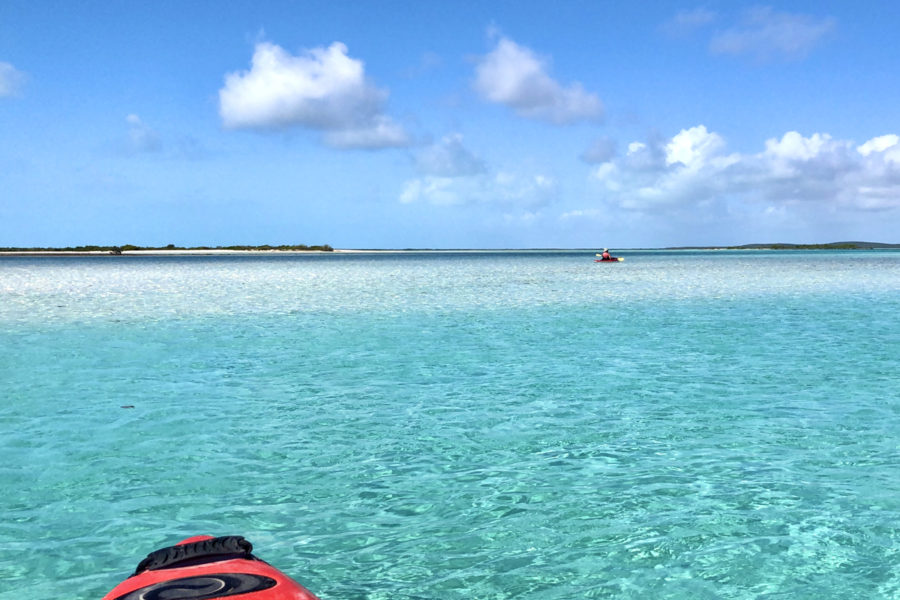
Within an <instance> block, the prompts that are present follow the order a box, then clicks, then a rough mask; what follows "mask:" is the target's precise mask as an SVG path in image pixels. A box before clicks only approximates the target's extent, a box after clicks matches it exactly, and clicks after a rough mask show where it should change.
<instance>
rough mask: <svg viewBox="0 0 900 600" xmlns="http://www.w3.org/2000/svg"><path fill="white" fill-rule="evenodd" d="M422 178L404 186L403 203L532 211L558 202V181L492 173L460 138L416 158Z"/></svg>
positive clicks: (449, 138) (452, 137) (534, 175)
mask: <svg viewBox="0 0 900 600" xmlns="http://www.w3.org/2000/svg"><path fill="white" fill-rule="evenodd" d="M416 169H417V171H418V172H419V174H420V176H419V177H417V178H415V179H411V180H408V181H406V182H405V183H404V185H403V190H402V192H401V194H400V198H399V199H400V202H402V203H404V204H409V203H414V202H423V203H427V204H433V205H444V206H450V205H465V204H491V205H495V206H500V207H504V209H505V210H513V211H516V210H519V211H521V210H526V211H527V212H529V213H531V211H533V210H535V209H537V208H540V207H542V206H545V205H547V204H549V203H550V202H552V201H553V199H555V198H556V196H557V193H558V186H557V183H556V181H555V180H554V179H553V178H551V177H548V176H546V175H543V174H540V173H514V172H511V171H493V172H492V171H491V170H490V169H488V167H487V165H486V163H485V162H484V160H482V159H481V158H479V157H478V156H476V155H475V154H473V153H472V152H471V151H470V150H468V149H467V148H466V147H465V146H464V144H463V138H462V136H461V135H459V134H452V135H448V136H445V137H444V138H443V139H441V140H440V141H439V142H437V143H435V144H432V145H431V146H428V147H426V148H423V149H422V150H420V151H419V152H418V153H417V155H416Z"/></svg>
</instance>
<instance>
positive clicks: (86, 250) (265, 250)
mask: <svg viewBox="0 0 900 600" xmlns="http://www.w3.org/2000/svg"><path fill="white" fill-rule="evenodd" d="M890 249H895V250H900V244H884V243H879V242H832V243H828V244H785V243H775V244H745V245H742V246H677V247H664V248H616V250H615V251H616V252H628V251H654V250H656V251H667V250H671V251H678V250H708V251H727V250H890ZM542 251H543V252H550V251H571V252H580V251H584V252H595V251H597V249H596V248H503V249H498V248H358V249H354V248H332V247H331V246H328V245H324V246H310V247H304V246H277V247H273V246H231V247H216V248H207V247H194V248H174V247H171V246H170V247H166V248H144V247H135V246H130V247H115V246H112V247H105V246H99V247H98V246H78V247H75V248H0V257H3V256H229V255H242V256H246V255H272V254H282V255H293V254H295V255H301V254H302V255H310V254H312V255H316V254H323V255H324V254H364V253H389V252H542Z"/></svg>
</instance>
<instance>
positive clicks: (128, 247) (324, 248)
mask: <svg viewBox="0 0 900 600" xmlns="http://www.w3.org/2000/svg"><path fill="white" fill-rule="evenodd" d="M132 250H143V251H154V250H166V251H178V250H184V251H202V250H245V251H261V252H262V251H271V250H281V251H290V252H333V251H334V248H332V247H331V246H329V245H328V244H322V245H319V246H307V245H306V244H282V245H280V246H270V245H268V244H265V245H262V246H176V245H175V244H169V245H168V246H135V245H132V244H124V245H122V246H67V247H65V248H0V252H108V253H110V254H122V253H123V252H129V251H132Z"/></svg>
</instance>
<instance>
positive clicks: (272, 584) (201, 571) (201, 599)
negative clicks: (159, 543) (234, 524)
mask: <svg viewBox="0 0 900 600" xmlns="http://www.w3.org/2000/svg"><path fill="white" fill-rule="evenodd" d="M252 551H253V546H252V545H251V544H250V542H248V541H247V540H245V539H244V538H243V537H241V536H239V535H230V536H225V537H212V536H208V535H198V536H195V537H192V538H188V539H186V540H184V541H182V542H179V543H178V544H176V545H175V546H169V547H168V548H162V549H160V550H157V551H155V552H151V553H150V554H148V555H147V558H145V559H144V560H142V561H141V563H140V564H139V565H138V567H137V569H136V570H135V572H134V574H133V575H132V576H131V577H129V578H128V579H126V580H125V581H123V582H122V583H120V584H119V585H117V586H116V587H115V588H113V590H112V591H111V592H109V593H108V594H107V595H106V596H104V597H103V600H217V599H218V598H230V597H232V596H235V600H318V598H316V596H315V595H313V593H312V592H310V591H309V590H307V589H306V588H304V587H303V586H302V585H300V584H299V583H297V582H296V581H294V580H293V579H291V578H290V577H288V576H287V575H285V574H284V573H282V572H281V571H279V570H278V569H276V568H275V567H273V566H272V565H270V564H269V563H267V562H265V561H262V560H260V559H258V558H257V557H256V556H254V555H253V554H252ZM238 596H239V598H237V597H238Z"/></svg>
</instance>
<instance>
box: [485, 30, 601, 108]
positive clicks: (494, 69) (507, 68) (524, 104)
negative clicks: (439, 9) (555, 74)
mask: <svg viewBox="0 0 900 600" xmlns="http://www.w3.org/2000/svg"><path fill="white" fill-rule="evenodd" d="M474 87H475V90H476V91H477V92H478V94H479V95H480V96H481V97H482V98H483V99H484V100H486V101H488V102H493V103H496V104H502V105H504V106H508V107H509V108H511V109H513V110H514V111H515V112H516V114H517V115H519V116H521V117H525V118H529V119H539V120H543V121H548V122H550V123H554V124H557V125H565V124H569V123H575V122H578V121H598V120H600V119H601V118H602V117H603V103H602V102H601V101H600V98H599V97H598V96H597V95H596V94H592V93H590V92H587V91H585V90H584V88H583V87H582V85H581V84H580V83H578V82H574V83H571V84H569V85H567V86H564V85H562V84H560V83H559V82H557V81H556V80H555V79H553V78H552V77H551V76H550V74H549V61H548V60H547V59H545V58H542V57H540V56H538V55H536V54H535V53H534V52H532V51H531V50H530V49H529V48H526V47H525V46H521V45H519V44H517V43H515V42H514V41H512V40H510V39H508V38H505V37H501V38H500V39H499V40H498V41H497V45H496V47H495V48H494V49H493V50H491V51H490V52H489V53H488V54H486V55H484V56H482V57H481V59H480V60H479V62H478V64H477V65H476V67H475V82H474Z"/></svg>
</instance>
